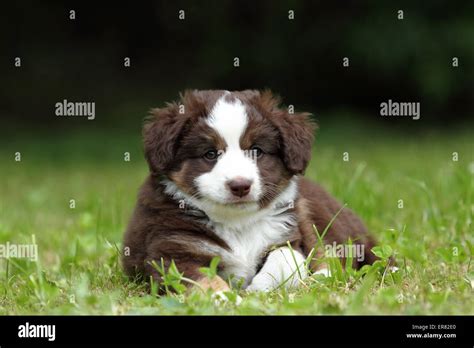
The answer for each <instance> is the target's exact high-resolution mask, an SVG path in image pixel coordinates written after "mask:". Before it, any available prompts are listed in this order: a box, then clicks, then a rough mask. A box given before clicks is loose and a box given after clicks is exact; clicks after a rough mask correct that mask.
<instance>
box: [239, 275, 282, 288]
mask: <svg viewBox="0 0 474 348" xmlns="http://www.w3.org/2000/svg"><path fill="white" fill-rule="evenodd" d="M278 285H279V284H278V282H277V281H276V280H275V279H274V278H273V277H272V276H271V275H269V274H267V273H265V274H262V273H259V274H257V275H256V276H255V277H254V278H253V279H252V282H251V283H250V285H249V286H248V287H247V288H246V289H245V290H247V291H249V292H254V291H264V292H268V291H271V290H273V289H275V288H277V287H278Z"/></svg>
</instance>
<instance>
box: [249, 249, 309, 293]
mask: <svg viewBox="0 0 474 348" xmlns="http://www.w3.org/2000/svg"><path fill="white" fill-rule="evenodd" d="M292 253H293V255H292ZM304 262H305V258H304V257H303V255H302V254H301V253H300V252H298V251H296V250H290V249H289V248H288V247H282V248H278V249H276V250H274V251H272V252H271V253H270V254H268V257H267V260H266V261H265V264H264V265H263V267H262V269H261V270H260V272H258V273H257V274H256V275H255V277H254V278H253V279H252V282H251V283H250V285H249V286H248V287H247V290H248V291H270V290H273V289H275V288H277V287H278V286H280V285H281V284H282V283H284V282H286V283H285V286H286V288H291V287H295V286H297V285H298V284H299V278H300V276H301V278H302V279H304V278H306V276H307V271H306V267H305V265H304ZM298 270H299V271H298Z"/></svg>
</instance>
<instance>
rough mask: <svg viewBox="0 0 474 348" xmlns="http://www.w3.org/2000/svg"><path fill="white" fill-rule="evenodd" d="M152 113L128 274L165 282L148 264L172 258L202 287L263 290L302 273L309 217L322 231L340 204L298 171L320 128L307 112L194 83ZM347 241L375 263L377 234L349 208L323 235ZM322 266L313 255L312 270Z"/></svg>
mask: <svg viewBox="0 0 474 348" xmlns="http://www.w3.org/2000/svg"><path fill="white" fill-rule="evenodd" d="M151 116H152V117H151V118H150V119H149V120H148V122H147V123H146V124H145V127H144V132H143V136H144V145H145V156H146V159H147V161H148V164H149V167H150V176H149V177H148V178H147V180H146V181H145V183H144V184H143V186H142V188H141V190H140V193H139V196H138V203H137V206H136V208H135V212H134V214H133V217H132V219H131V221H130V224H129V226H128V229H127V231H126V234H125V240H124V256H123V265H124V268H125V271H126V273H127V274H129V275H131V276H136V275H141V276H144V277H146V278H149V277H150V276H152V277H154V279H156V280H157V281H160V275H159V273H158V272H157V271H156V269H155V268H154V267H153V266H152V265H151V262H152V261H156V263H157V264H161V260H163V261H164V264H165V267H167V266H168V265H169V264H170V262H171V260H174V262H175V263H176V265H177V267H178V269H179V270H180V271H181V272H184V275H185V277H187V278H190V279H192V280H195V281H198V282H199V281H200V282H202V284H203V285H204V286H205V287H211V288H214V289H225V288H226V287H227V283H226V282H225V281H223V280H222V279H225V280H226V281H229V280H230V281H232V282H234V281H235V282H241V284H242V286H243V288H246V289H248V290H264V291H266V290H270V289H273V288H276V287H278V286H279V285H280V284H282V283H284V284H285V285H286V286H295V285H297V284H298V279H299V278H300V277H306V276H307V272H306V269H305V267H304V265H303V264H304V261H305V259H306V258H307V256H308V255H309V254H310V252H311V250H312V249H313V248H314V247H315V246H316V244H317V238H316V235H315V232H314V229H313V227H312V226H313V224H314V225H315V226H316V227H317V229H318V230H319V231H320V232H321V231H323V230H324V229H325V228H326V226H327V225H328V224H329V223H330V221H331V219H332V218H333V217H334V216H335V215H336V214H337V212H338V211H339V210H340V209H341V205H340V204H339V203H338V202H337V201H336V200H335V199H334V198H332V197H331V196H330V195H329V194H328V193H326V192H325V191H324V190H323V189H322V188H321V187H320V186H317V185H315V184H313V183H311V182H310V181H308V180H307V179H305V178H303V177H302V175H303V173H304V171H305V169H306V166H307V165H308V162H309V160H310V158H311V146H312V141H313V134H314V130H315V126H314V124H313V123H312V122H311V121H310V118H309V114H306V113H294V114H290V113H288V112H287V111H286V110H285V109H282V108H280V107H279V100H278V99H277V98H275V97H274V96H273V95H272V94H271V93H270V92H263V93H260V92H258V91H251V90H247V91H241V92H228V91H188V92H186V93H185V94H184V95H183V96H181V100H180V101H179V103H171V104H168V105H167V106H166V107H164V108H161V109H154V110H153V111H152V115H151ZM348 239H351V240H352V243H353V244H359V245H361V246H362V247H363V248H359V250H363V253H364V254H363V255H362V257H361V258H359V257H358V258H357V259H354V261H353V262H354V266H355V267H359V266H361V265H362V264H364V263H372V262H373V261H374V259H375V256H374V255H373V254H372V253H371V252H370V249H371V248H372V246H373V245H374V242H373V240H372V238H371V237H370V236H369V235H368V233H367V231H366V229H365V227H364V226H363V224H362V223H361V221H360V220H359V219H358V218H357V216H355V215H354V214H353V213H352V212H351V211H350V210H349V209H346V208H344V209H342V211H341V212H340V214H339V215H338V216H337V218H336V219H335V220H334V222H333V223H332V225H331V227H330V228H329V230H328V232H327V234H326V235H325V238H324V242H325V243H327V244H328V245H335V244H336V243H337V244H338V245H339V244H344V243H347V241H348ZM288 242H289V243H290V245H291V248H289V247H288V246H287V243H288ZM322 252H323V250H322V249H321V248H319V249H318V250H317V252H316V254H315V255H316V256H318V255H321V253H322ZM214 256H219V257H220V259H221V262H220V264H219V267H218V274H219V276H220V277H221V278H219V279H217V280H214V281H213V282H209V281H208V280H207V279H205V278H204V277H203V274H202V273H201V272H200V271H199V268H200V267H204V266H208V265H209V262H210V261H211V259H212V258H213V257H214ZM320 267H321V266H320V265H318V262H317V257H316V260H314V261H313V262H312V263H311V268H312V270H313V271H318V268H320ZM319 271H321V272H325V270H324V269H319Z"/></svg>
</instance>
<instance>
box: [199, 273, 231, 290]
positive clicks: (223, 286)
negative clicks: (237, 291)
mask: <svg viewBox="0 0 474 348" xmlns="http://www.w3.org/2000/svg"><path fill="white" fill-rule="evenodd" d="M197 283H198V284H199V286H200V287H201V289H203V290H204V291H207V290H209V289H211V290H213V291H215V292H218V291H229V290H230V287H229V284H227V282H226V281H225V280H224V279H222V278H221V277H219V276H215V277H214V278H212V279H210V278H208V277H204V278H201V279H199V280H198V282H197Z"/></svg>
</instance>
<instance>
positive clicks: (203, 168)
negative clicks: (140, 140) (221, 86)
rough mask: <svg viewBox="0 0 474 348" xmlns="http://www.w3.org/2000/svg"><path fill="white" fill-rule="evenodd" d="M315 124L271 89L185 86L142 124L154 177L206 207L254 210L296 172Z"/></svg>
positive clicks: (307, 154) (308, 152)
mask: <svg viewBox="0 0 474 348" xmlns="http://www.w3.org/2000/svg"><path fill="white" fill-rule="evenodd" d="M313 132H314V125H313V124H312V123H311V121H310V120H309V115H308V114H306V113H294V114H289V113H288V112H287V110H285V109H282V108H280V107H279V100H278V98H275V97H274V96H272V94H271V93H270V92H263V93H260V92H258V91H242V92H227V91H188V92H186V93H185V94H184V95H181V99H180V101H179V102H177V103H172V104H168V105H167V106H166V107H165V108H161V109H154V110H152V114H151V117H150V119H149V120H148V122H147V123H146V124H145V127H144V143H145V156H146V159H147V161H148V164H149V167H150V170H151V172H152V174H153V175H155V176H165V177H166V178H167V179H169V180H170V181H171V182H172V183H173V184H174V185H175V188H176V189H177V190H179V191H180V192H182V193H184V194H185V195H186V196H187V197H188V198H190V199H193V200H194V202H200V203H202V204H200V205H201V206H204V207H209V208H216V207H217V208H222V209H226V207H232V209H234V210H235V208H236V207H239V209H247V210H258V209H261V208H263V207H265V206H267V205H268V204H269V203H270V202H272V201H273V200H274V199H275V198H276V197H277V196H279V195H280V194H281V193H282V192H283V191H284V190H285V189H286V188H287V187H288V185H289V184H290V181H291V179H292V178H293V177H294V176H295V175H298V174H302V173H303V172H304V170H305V169H306V166H307V164H308V162H309V160H310V157H311V144H312V140H313Z"/></svg>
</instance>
